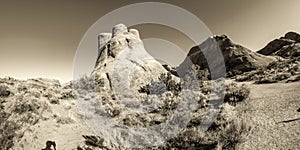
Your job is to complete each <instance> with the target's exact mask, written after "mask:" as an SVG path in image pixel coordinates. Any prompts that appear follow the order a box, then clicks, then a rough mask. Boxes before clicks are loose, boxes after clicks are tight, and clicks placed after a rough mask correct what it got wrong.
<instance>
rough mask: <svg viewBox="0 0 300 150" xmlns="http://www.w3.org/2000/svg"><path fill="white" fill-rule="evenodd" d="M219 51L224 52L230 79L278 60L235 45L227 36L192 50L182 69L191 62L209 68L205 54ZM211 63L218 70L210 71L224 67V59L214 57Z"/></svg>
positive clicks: (212, 38) (218, 37)
mask: <svg viewBox="0 0 300 150" xmlns="http://www.w3.org/2000/svg"><path fill="white" fill-rule="evenodd" d="M218 49H219V50H221V52H222V55H223V59H224V63H225V68H226V72H227V76H229V77H230V76H234V75H237V74H242V73H243V72H247V71H251V70H255V69H257V68H261V67H265V66H267V65H268V64H270V63H271V62H273V61H275V60H276V59H275V58H273V57H269V56H264V55H262V54H258V53H256V52H254V51H252V50H250V49H248V48H246V47H243V46H241V45H239V44H235V43H234V42H232V41H231V40H230V39H229V38H228V37H227V36H226V35H221V36H214V37H210V38H208V39H207V40H206V41H205V42H203V43H202V44H200V45H199V46H195V47H193V48H191V50H190V51H189V53H188V56H187V58H186V60H185V61H184V62H183V64H181V66H180V67H183V66H184V67H185V65H184V64H185V63H187V62H188V61H191V62H192V63H193V64H196V65H199V66H200V68H208V63H207V59H206V58H205V56H204V54H209V53H210V52H211V53H212V54H214V51H216V50H218ZM210 63H212V64H213V66H216V68H210V69H219V68H218V67H221V66H222V65H221V64H222V58H213V57H212V62H210ZM180 67H179V68H180Z"/></svg>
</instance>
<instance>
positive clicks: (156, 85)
mask: <svg viewBox="0 0 300 150" xmlns="http://www.w3.org/2000/svg"><path fill="white" fill-rule="evenodd" d="M180 84H181V83H180V82H179V83H177V82H176V81H175V80H173V79H172V75H171V73H170V72H168V73H167V74H165V73H163V74H161V75H160V76H159V77H158V81H152V82H151V83H149V84H146V85H145V86H142V87H140V89H139V92H140V93H146V94H148V95H149V94H162V93H164V92H165V91H171V92H172V93H173V94H174V95H176V96H178V94H179V93H180V91H181V85H180Z"/></svg>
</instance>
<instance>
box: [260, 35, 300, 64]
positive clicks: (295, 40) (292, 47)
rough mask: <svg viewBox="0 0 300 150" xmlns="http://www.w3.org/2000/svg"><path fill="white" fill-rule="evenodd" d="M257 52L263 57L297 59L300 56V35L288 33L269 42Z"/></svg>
mask: <svg viewBox="0 0 300 150" xmlns="http://www.w3.org/2000/svg"><path fill="white" fill-rule="evenodd" d="M257 52H258V53H260V54H263V55H271V56H281V57H283V58H295V57H298V56H300V35H299V34H298V33H295V32H288V33H286V34H285V36H284V37H280V38H279V39H275V40H273V41H271V42H270V43H268V44H267V45H266V46H265V47H264V48H263V49H261V50H259V51H257Z"/></svg>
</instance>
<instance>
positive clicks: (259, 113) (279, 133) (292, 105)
mask: <svg viewBox="0 0 300 150" xmlns="http://www.w3.org/2000/svg"><path fill="white" fill-rule="evenodd" d="M250 88H251V93H250V99H248V100H247V101H246V102H245V103H242V104H240V105H238V106H237V110H239V112H240V115H241V116H242V117H243V118H244V119H248V120H249V123H251V124H252V125H253V129H252V131H251V133H250V135H249V136H248V138H247V140H246V141H245V142H244V143H243V144H241V145H240V146H241V149H272V150H273V149H300V143H299V141H300V120H297V121H291V122H286V123H284V122H282V121H287V120H291V119H297V118H300V112H297V109H298V108H300V82H295V83H275V84H262V85H255V84H252V85H250Z"/></svg>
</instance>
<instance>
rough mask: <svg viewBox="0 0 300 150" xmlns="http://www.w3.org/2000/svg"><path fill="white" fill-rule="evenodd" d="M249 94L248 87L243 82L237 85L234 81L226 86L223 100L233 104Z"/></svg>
mask: <svg viewBox="0 0 300 150" xmlns="http://www.w3.org/2000/svg"><path fill="white" fill-rule="evenodd" d="M249 94H250V89H249V88H248V87H247V86H246V85H245V84H242V85H241V86H239V85H237V84H236V83H230V84H228V85H227V86H226V93H225V97H224V102H228V103H229V104H233V105H235V104H236V103H237V102H241V101H243V100H245V99H247V98H248V97H249Z"/></svg>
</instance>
